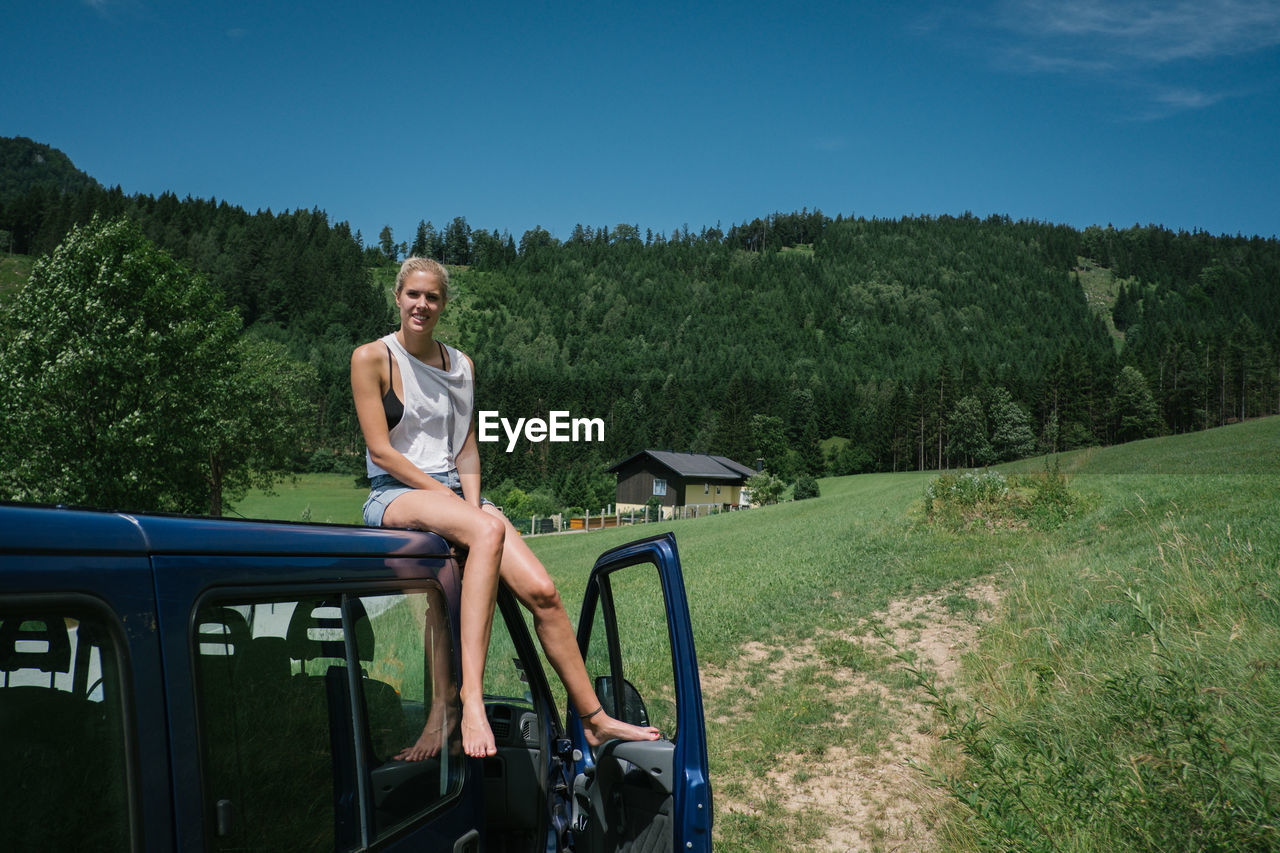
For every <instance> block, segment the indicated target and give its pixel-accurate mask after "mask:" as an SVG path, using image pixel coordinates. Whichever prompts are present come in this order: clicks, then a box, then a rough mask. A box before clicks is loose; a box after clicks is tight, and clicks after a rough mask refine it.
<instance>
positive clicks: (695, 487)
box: [680, 480, 742, 506]
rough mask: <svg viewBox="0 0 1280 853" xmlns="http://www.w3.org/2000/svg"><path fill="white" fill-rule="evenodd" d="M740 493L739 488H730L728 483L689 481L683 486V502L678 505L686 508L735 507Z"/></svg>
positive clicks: (740, 488)
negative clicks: (694, 505) (698, 506)
mask: <svg viewBox="0 0 1280 853" xmlns="http://www.w3.org/2000/svg"><path fill="white" fill-rule="evenodd" d="M741 491H742V487H741V486H731V485H729V484H728V483H715V482H708V481H706V480H691V481H689V483H688V484H687V485H686V486H685V490H684V500H683V501H681V502H680V503H681V504H683V505H684V506H688V505H690V504H734V505H736V504H737V503H738V494H739V493H740V492H741Z"/></svg>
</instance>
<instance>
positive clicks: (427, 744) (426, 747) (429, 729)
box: [396, 705, 457, 761]
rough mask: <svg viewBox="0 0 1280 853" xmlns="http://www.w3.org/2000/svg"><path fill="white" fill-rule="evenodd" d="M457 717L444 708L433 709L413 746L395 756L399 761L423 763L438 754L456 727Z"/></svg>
mask: <svg viewBox="0 0 1280 853" xmlns="http://www.w3.org/2000/svg"><path fill="white" fill-rule="evenodd" d="M456 721H457V717H456V716H455V715H454V714H451V713H449V709H448V707H446V706H443V705H442V706H439V707H433V708H432V709H431V713H430V714H429V715H428V716H427V724H426V725H425V726H423V727H422V734H420V735H418V740H417V742H416V743H414V744H413V746H406V747H405V748H404V749H402V750H400V752H399V754H398V755H396V758H398V759H399V760H400V761H423V760H425V759H428V758H434V757H435V756H437V755H439V754H440V748H441V747H442V746H443V745H444V742H445V741H446V740H447V739H448V737H449V732H451V731H452V730H453V727H454V726H455V725H457V722H456Z"/></svg>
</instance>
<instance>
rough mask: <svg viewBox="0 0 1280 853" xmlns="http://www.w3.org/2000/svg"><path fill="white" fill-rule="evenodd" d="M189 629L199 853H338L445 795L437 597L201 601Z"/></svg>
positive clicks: (447, 683)
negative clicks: (201, 824) (199, 761)
mask: <svg viewBox="0 0 1280 853" xmlns="http://www.w3.org/2000/svg"><path fill="white" fill-rule="evenodd" d="M194 630H195V632H196V636H195V638H194V640H195V646H196V656H197V675H198V691H199V697H198V702H199V709H200V720H201V722H200V725H201V743H202V751H203V757H204V764H203V774H204V792H205V805H206V815H207V817H208V820H207V821H206V826H207V827H208V831H207V833H206V835H207V837H208V842H209V846H210V848H211V849H215V850H227V851H230V850H237V851H239V850H261V851H275V850H285V849H288V850H326V851H332V850H346V849H351V848H353V847H357V846H359V845H361V844H362V843H363V838H364V835H365V832H366V831H367V833H368V835H370V836H372V837H377V836H379V835H382V834H385V833H387V832H390V831H391V830H393V829H394V828H396V827H398V826H400V825H402V824H404V823H405V822H406V821H410V820H412V819H413V818H414V817H415V816H417V815H421V814H423V813H425V812H426V811H429V810H431V809H432V808H433V807H434V806H436V805H438V804H439V803H440V802H441V801H442V800H443V799H445V798H447V797H449V796H450V795H451V794H453V793H454V792H456V791H457V790H458V789H459V787H460V784H461V779H462V769H463V764H462V760H461V757H460V756H461V737H460V734H459V732H458V724H457V721H458V714H457V685H456V681H455V679H454V676H453V669H452V664H451V651H450V650H451V642H450V631H449V622H448V618H447V609H446V605H445V600H444V596H443V594H442V593H441V592H440V590H439V588H438V587H426V588H424V589H422V590H418V591H412V592H396V593H393V594H368V595H354V594H336V593H335V594H328V595H318V596H307V597H301V596H299V597H292V598H289V599H286V600H280V599H264V598H246V597H233V598H230V599H221V600H215V601H209V602H207V603H205V604H204V605H202V606H201V607H200V609H199V611H198V613H197V616H196V620H195V628H194ZM348 640H350V646H351V648H350V650H348ZM351 658H354V660H355V662H356V663H358V669H357V670H355V671H353V670H352V669H351V668H350V667H349V665H348V662H349V660H350V659H351ZM361 796H363V797H364V799H363V800H362V799H361ZM368 818H371V820H369V819H368Z"/></svg>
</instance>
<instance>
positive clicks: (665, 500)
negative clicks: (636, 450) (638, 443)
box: [616, 460, 682, 511]
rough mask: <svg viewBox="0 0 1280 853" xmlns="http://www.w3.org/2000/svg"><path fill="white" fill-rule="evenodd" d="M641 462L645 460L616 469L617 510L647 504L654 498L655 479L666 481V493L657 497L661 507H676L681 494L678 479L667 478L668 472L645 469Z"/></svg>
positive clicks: (660, 469)
mask: <svg viewBox="0 0 1280 853" xmlns="http://www.w3.org/2000/svg"><path fill="white" fill-rule="evenodd" d="M642 461H645V460H637V461H635V462H632V463H631V464H630V465H627V466H625V467H623V468H620V469H618V472H617V474H618V489H617V492H616V494H617V496H618V498H617V504H618V508H619V509H621V510H624V511H625V510H629V509H631V508H632V507H641V506H644V505H645V504H647V503H648V502H649V498H651V497H654V494H653V481H654V478H655V477H659V478H662V479H664V480H666V481H667V493H666V494H665V495H659V496H658V500H660V501H661V502H662V505H663V506H676V504H677V501H678V498H679V496H680V494H681V492H680V489H681V488H682V483H681V481H680V478H679V477H673V476H668V475H669V474H670V472H669V471H667V470H666V469H663V468H655V469H652V470H650V469H646V468H644V467H643V465H642V464H640V463H641V462H642Z"/></svg>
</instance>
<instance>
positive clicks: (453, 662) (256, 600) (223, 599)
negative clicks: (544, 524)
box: [186, 558, 467, 850]
mask: <svg viewBox="0 0 1280 853" xmlns="http://www.w3.org/2000/svg"><path fill="white" fill-rule="evenodd" d="M270 561H271V559H270V558H266V559H264V562H270ZM428 590H434V591H435V592H436V593H437V594H438V595H439V598H440V600H441V601H442V602H443V603H444V604H445V618H446V620H447V621H448V626H449V631H448V637H449V662H450V666H451V667H452V668H453V669H454V676H455V679H456V680H457V682H458V683H460V680H461V673H460V672H459V671H458V666H459V653H460V650H459V647H458V632H457V629H456V627H455V625H454V622H455V614H454V609H455V608H454V602H451V601H450V598H449V594H448V592H447V590H446V589H445V586H444V584H443V583H441V581H440V580H439V579H438V578H432V577H416V578H405V579H403V580H395V579H390V578H377V579H374V578H371V579H368V580H350V581H340V582H323V583H311V584H298V583H272V584H263V585H246V584H235V585H227V586H213V587H209V588H207V589H204V590H203V591H201V593H200V594H199V595H198V596H196V598H195V600H194V601H193V602H192V603H191V607H190V612H189V618H188V624H187V629H186V641H187V648H188V651H189V656H190V660H189V667H190V668H189V672H190V673H191V691H192V712H193V715H194V723H195V730H196V738H195V740H196V749H195V760H196V765H197V767H198V769H199V772H198V774H197V776H198V785H197V789H198V791H199V796H200V802H201V803H208V802H209V801H210V798H211V796H212V792H211V791H210V790H209V787H208V785H209V772H210V768H209V766H208V763H207V761H206V754H207V753H206V749H207V747H208V744H206V738H207V736H208V731H209V719H208V717H207V711H206V709H205V707H204V704H203V702H202V701H201V676H200V674H199V673H200V669H199V657H200V641H199V638H198V633H197V632H198V628H199V625H200V620H199V614H200V613H201V612H202V611H203V609H204V608H206V607H210V606H230V605H244V604H246V603H251V604H268V603H273V602H274V603H281V602H292V603H295V604H296V603H298V602H300V601H302V600H304V599H314V598H316V597H318V596H326V597H327V596H341V597H342V605H341V611H342V619H343V624H344V630H343V651H344V656H345V657H344V659H345V661H346V665H347V671H348V673H349V675H348V678H347V683H346V685H345V689H346V692H347V696H346V698H347V701H348V703H349V705H350V708H351V714H352V715H351V718H350V719H348V720H347V721H346V722H347V727H348V728H347V731H346V732H345V734H346V735H348V736H349V739H350V743H351V744H352V746H353V748H354V753H355V754H354V756H353V759H354V760H353V767H354V774H353V782H354V785H352V786H346V785H345V784H344V793H345V794H348V795H351V796H354V797H355V798H356V800H357V808H356V812H357V819H358V824H359V825H358V826H357V827H356V828H355V836H356V840H357V843H356V845H355V847H354V848H353V849H360V850H363V849H371V848H376V847H380V846H383V845H385V844H388V843H391V842H392V841H394V840H396V839H399V838H402V837H405V836H407V835H409V834H411V833H413V832H416V831H418V830H421V829H422V828H423V827H424V826H427V825H429V824H430V823H432V822H433V821H435V820H436V819H438V818H439V816H440V815H441V814H442V813H443V812H445V811H448V810H449V809H451V808H454V807H456V806H457V805H458V802H459V801H460V800H461V799H462V798H463V796H464V794H465V792H466V788H467V769H466V767H465V763H464V765H463V768H462V770H461V772H459V773H458V774H457V776H456V778H454V780H453V782H452V784H451V786H450V789H449V790H448V791H447V792H446V793H445V794H444V795H443V796H441V797H440V798H439V799H438V800H436V801H435V802H433V803H432V804H431V805H430V806H429V807H427V808H424V809H423V810H422V811H420V812H418V813H417V814H415V815H414V816H413V817H411V818H408V819H406V820H404V821H402V822H401V823H400V824H398V825H396V826H395V827H394V828H393V829H391V830H389V831H385V832H382V833H381V834H379V833H378V828H377V822H376V820H375V816H374V811H375V804H374V800H373V795H372V792H371V790H370V784H369V783H370V778H371V776H372V770H373V769H374V768H373V767H372V766H371V765H370V764H369V763H368V761H367V759H366V755H365V753H366V751H367V750H366V749H365V747H366V731H367V729H368V726H369V714H368V708H367V707H366V705H365V699H364V695H363V691H362V690H360V683H359V679H358V676H357V673H359V672H360V671H361V667H360V661H359V660H358V651H357V649H356V637H355V635H354V634H355V632H353V631H349V630H346V626H347V624H349V623H348V620H349V619H350V608H349V604H348V602H349V600H350V599H351V598H360V597H370V596H386V595H395V594H399V595H404V596H408V595H411V594H414V593H425V592H427V591H428ZM353 666H354V668H353ZM206 820H209V816H208V815H206ZM208 829H209V828H208V827H206V831H205V832H204V833H202V835H201V837H202V838H203V839H205V840H206V841H207V839H208V837H209V832H208ZM334 841H335V843H337V842H339V841H341V839H338V838H335V839H334Z"/></svg>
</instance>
